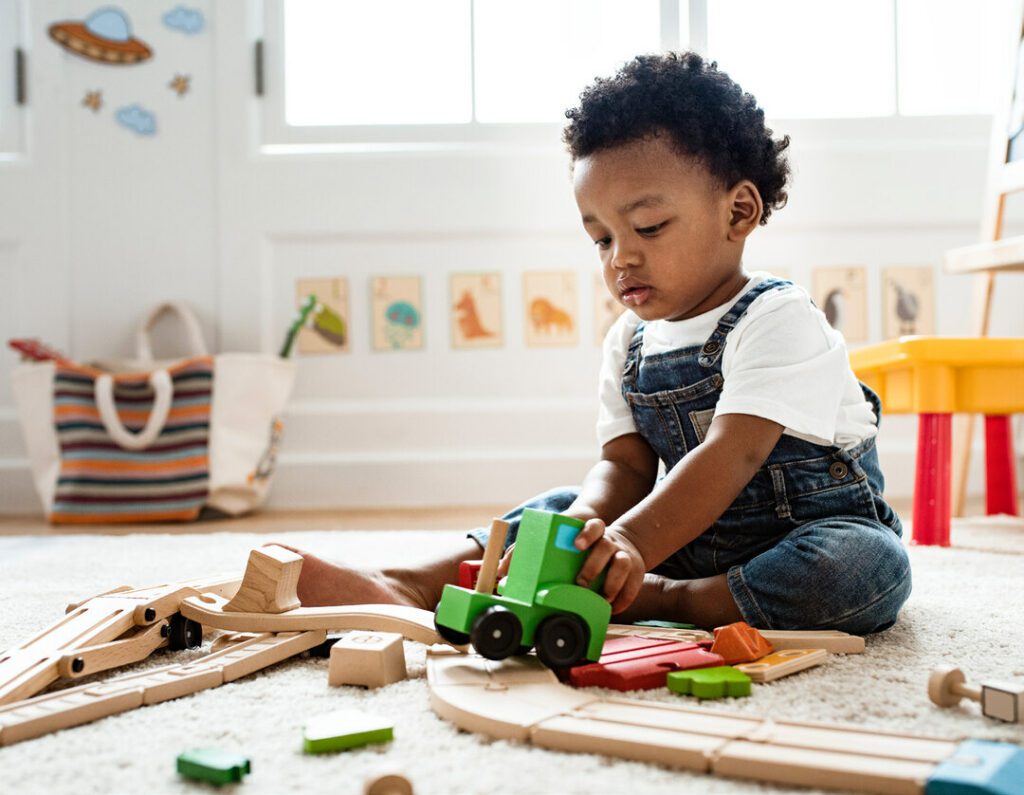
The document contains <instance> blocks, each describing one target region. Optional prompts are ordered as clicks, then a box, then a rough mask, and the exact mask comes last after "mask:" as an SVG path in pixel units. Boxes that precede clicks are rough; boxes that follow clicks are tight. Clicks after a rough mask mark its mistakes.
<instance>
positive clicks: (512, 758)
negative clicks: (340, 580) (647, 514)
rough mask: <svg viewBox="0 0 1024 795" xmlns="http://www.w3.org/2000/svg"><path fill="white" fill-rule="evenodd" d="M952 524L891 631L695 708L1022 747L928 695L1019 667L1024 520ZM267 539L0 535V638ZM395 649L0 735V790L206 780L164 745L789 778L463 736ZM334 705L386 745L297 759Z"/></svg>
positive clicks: (660, 779)
mask: <svg viewBox="0 0 1024 795" xmlns="http://www.w3.org/2000/svg"><path fill="white" fill-rule="evenodd" d="M451 535H452V533H446V532H439V531H419V532H413V531H395V532H382V531H372V532H360V531H344V532H332V533H327V532H306V533H289V534H287V535H286V536H280V537H278V540H281V541H283V542H284V543H288V544H292V545H295V546H299V547H304V548H307V549H310V550H313V551H317V552H319V553H321V554H323V555H325V556H327V557H335V558H338V559H345V560H347V561H349V562H352V563H357V564H358V563H367V564H379V563H383V562H392V563H395V562H399V561H403V560H414V559H416V558H417V557H418V556H420V555H426V554H429V551H430V549H431V548H432V547H434V546H435V545H437V544H438V543H443V542H444V541H445V540H446V539H447V538H450V537H451ZM953 538H954V542H955V543H956V545H957V546H956V547H954V548H950V549H937V548H927V547H925V548H920V547H913V548H911V550H910V554H911V559H912V563H913V571H914V592H913V595H912V596H911V599H910V602H909V603H908V604H907V606H906V607H905V608H904V611H903V613H902V614H901V618H900V620H899V622H898V623H897V625H896V626H895V627H894V628H892V629H891V630H889V631H888V632H885V633H883V634H881V635H878V636H875V637H872V638H869V639H868V644H867V651H866V653H864V654H862V655H851V656H846V657H844V656H836V655H833V656H831V657H830V658H829V660H828V661H827V662H826V663H825V664H824V665H822V666H820V667H818V668H815V669H812V670H810V671H807V672H804V673H801V674H797V675H795V676H792V677H789V678H785V679H782V680H779V681H777V682H775V683H772V684H767V685H755V686H754V694H753V696H752V697H750V698H745V699H735V700H729V701H726V702H710V703H708V704H706V706H708V707H709V708H710V709H724V710H737V711H741V712H746V713H751V714H756V715H760V716H764V717H772V718H775V719H777V720H808V721H825V722H834V723H846V724H851V725H856V726H863V727H867V728H873V729H879V730H886V731H906V732H913V733H919V734H927V735H931V736H936V737H941V738H960V737H974V738H980V739H992V740H1004V741H1010V742H1015V743H1018V744H1024V727H1021V726H1019V725H1016V726H1014V725H1007V724H1003V723H1000V722H998V721H994V720H989V719H987V718H984V717H982V716H981V715H980V713H979V709H978V705H977V704H975V703H973V702H964V703H963V704H962V705H961V706H960V707H957V708H953V709H948V710H941V709H939V708H937V707H935V706H933V705H932V704H931V703H930V702H929V701H928V698H927V694H926V690H925V688H926V683H927V680H928V674H929V672H930V670H931V668H932V667H934V666H937V665H941V664H951V665H957V666H959V667H961V668H962V669H963V670H964V672H965V673H966V674H967V678H968V681H969V682H973V683H977V682H979V681H981V680H984V679H1017V680H1018V681H1019V680H1020V679H1021V678H1024V625H1022V622H1021V615H1022V614H1024V524H1022V523H1021V522H1018V521H1015V520H1009V519H995V520H990V521H984V522H983V521H977V520H975V521H968V522H961V523H958V524H956V525H955V526H954V531H953ZM272 539H273V537H270V536H262V535H241V534H234V533H217V534H213V535H202V536H199V535H157V534H146V535H130V536H122V537H108V536H104V537H99V536H47V537H26V536H20V537H10V538H0V615H2V617H3V621H2V623H0V649H4V648H7V647H9V646H13V645H16V644H17V643H19V642H20V641H22V640H24V639H25V638H27V637H28V636H30V635H31V634H32V633H34V632H36V631H38V630H39V629H41V628H42V627H43V626H44V625H45V624H47V623H49V622H50V621H53V620H54V619H56V618H58V617H59V616H60V615H61V614H62V613H63V607H64V605H65V604H66V603H67V602H69V601H75V600H78V599H81V598H83V597H87V596H90V595H92V594H95V593H98V592H101V591H105V590H108V589H110V588H113V587H114V586H117V585H122V584H125V585H132V586H136V587H141V586H145V585H155V584H158V583H162V582H168V581H176V580H186V579H190V578H193V577H198V576H203V575H207V574H215V573H222V572H235V571H237V572H241V571H242V569H243V568H244V565H245V560H246V557H247V554H248V550H249V549H251V548H252V547H254V546H258V545H260V544H263V543H266V542H267V541H268V540H272ZM851 565H855V562H851ZM405 648H406V658H407V662H408V669H409V679H408V680H406V681H404V682H399V683H396V684H393V685H390V686H388V687H385V688H382V689H380V690H376V691H366V690H363V689H360V688H353V687H342V688H329V687H328V686H327V661H326V660H321V659H294V660H290V661H287V662H284V663H281V664H279V665H277V666H275V667H273V668H270V669H266V670H264V671H262V672H259V673H256V674H253V675H251V676H249V677H246V678H243V679H241V680H238V681H236V682H234V683H231V684H228V685H224V686H222V687H220V688H217V689H214V690H207V691H204V692H200V693H197V694H195V695H192V696H188V697H185V698H182V699H178V700H176V701H170V702H165V703H163V704H158V705H155V706H152V707H143V708H141V709H137V710H134V711H131V712H128V713H125V714H122V715H119V716H113V717H110V718H105V719H103V720H100V721H97V722H95V723H92V724H89V725H85V726H81V727H77V728H74V729H70V730H66V731H63V732H59V733H57V734H52V735H49V736H46V737H41V738H38V739H35V740H29V741H27V742H24V743H20V744H17V745H13V746H10V747H7V748H0V792H6V793H22V794H25V795H27V794H28V793H75V795H87V794H88V793H165V792H168V793H175V792H182V793H184V792H197V791H201V790H202V789H204V788H205V786H204V785H196V784H194V783H190V782H187V781H184V780H182V779H179V778H178V777H177V775H176V774H175V772H174V759H175V756H176V755H177V754H178V753H180V752H181V751H184V750H187V749H189V748H194V747H202V746H215V747H219V748H223V749H225V750H231V751H238V752H241V753H244V754H245V755H247V756H248V757H249V758H250V759H251V761H252V774H251V775H250V776H249V777H248V778H247V779H246V781H245V783H244V784H243V785H242V788H241V789H239V790H238V791H239V792H244V793H247V794H248V795H257V793H259V794H260V795H263V794H264V793H267V794H270V793H284V792H331V793H339V795H346V794H347V793H361V792H362V787H363V782H364V781H365V780H366V779H367V778H369V777H372V776H374V775H377V774H381V773H384V772H402V773H404V774H405V775H406V776H408V777H409V778H410V779H411V780H412V782H413V784H414V787H415V791H416V793H417V795H429V793H487V795H494V794H497V793H580V795H583V794H584V793H586V795H594V794H595V793H623V792H632V793H665V794H666V795H667V793H673V795H676V793H679V792H699V793H778V792H789V791H791V790H789V789H786V788H781V787H774V786H769V785H760V784H757V783H750V782H743V781H737V780H727V779H721V778H716V777H711V776H702V775H697V774H693V773H688V772H685V771H675V770H669V769H666V768H661V767H658V766H654V765H648V764H643V763H638V762H625V761H620V760H617V759H610V758H607V757H602V756H598V755H585V754H578V755H569V754H564V753H558V752H553V751H546V750H543V749H537V748H531V747H529V746H526V745H520V744H516V743H509V742H504V741H499V742H495V741H491V740H488V739H487V738H485V737H481V736H477V735H472V734H466V733H462V732H460V731H458V730H457V729H456V728H455V727H454V726H452V725H451V724H449V723H447V722H445V721H443V720H441V719H440V718H438V717H437V716H436V715H435V714H434V713H433V712H432V711H431V709H430V706H429V701H428V692H427V683H426V680H425V678H424V659H425V647H424V646H422V645H420V644H416V643H411V642H406V644H405ZM200 653H202V652H199V651H192V652H187V651H186V652H176V653H173V654H172V653H166V652H164V653H158V654H156V655H154V656H153V657H151V658H150V659H149V660H148V661H146V662H145V663H142V664H140V665H137V666H134V667H132V668H130V669H124V670H125V672H127V671H137V670H143V669H145V668H147V667H156V666H158V665H165V664H168V663H170V662H177V661H185V660H187V659H189V658H190V657H191V656H197V655H198V654H200ZM100 678H106V677H100ZM635 695H636V697H638V698H644V699H650V700H658V701H667V702H677V700H678V699H680V698H682V697H680V696H676V695H674V694H671V693H669V692H668V691H667V690H666V691H660V692H659V691H654V692H647V693H638V694H635ZM346 708H354V709H361V710H364V711H367V712H373V713H376V714H379V715H383V716H386V717H388V718H390V719H391V720H393V721H394V735H395V739H394V741H393V742H392V743H390V744H388V745H386V746H380V747H377V748H368V749H362V750H357V751H350V752H345V753H341V754H333V755H325V756H319V757H314V756H306V755H304V754H303V753H302V752H301V744H302V742H301V737H302V725H303V723H304V721H305V720H306V719H307V718H309V717H312V716H316V715H321V714H325V713H329V712H331V711H332V710H337V709H346ZM228 791H231V788H229V789H228ZM793 791H797V790H793ZM798 791H800V792H809V790H798Z"/></svg>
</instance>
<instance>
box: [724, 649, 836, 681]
mask: <svg viewBox="0 0 1024 795" xmlns="http://www.w3.org/2000/svg"><path fill="white" fill-rule="evenodd" d="M826 657H828V652H827V651H825V650H824V649H786V650H785V651H777V652H775V653H774V654H769V655H768V656H767V657H762V658H761V659H760V660H757V661H756V662H750V663H742V664H741V665H737V666H736V669H737V670H739V671H742V672H743V673H745V674H746V675H747V676H749V677H750V678H751V679H753V680H754V681H755V682H771V681H773V680H775V679H780V678H782V677H783V676H789V675H790V674H795V673H796V672H797V671H803V670H806V669H807V668H813V667H814V666H815V665H820V664H821V663H823V662H825V658H826Z"/></svg>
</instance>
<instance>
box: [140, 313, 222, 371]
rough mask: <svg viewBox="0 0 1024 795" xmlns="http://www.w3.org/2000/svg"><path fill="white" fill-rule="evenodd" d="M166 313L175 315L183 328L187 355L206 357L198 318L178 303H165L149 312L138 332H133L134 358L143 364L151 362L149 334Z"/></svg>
mask: <svg viewBox="0 0 1024 795" xmlns="http://www.w3.org/2000/svg"><path fill="white" fill-rule="evenodd" d="M168 312H169V313H171V314H173V315H175V316H176V317H177V318H178V321H179V322H180V323H181V325H182V327H183V328H184V330H185V336H186V337H187V340H186V341H187V344H188V349H189V354H190V355H191V356H206V355H207V349H206V342H205V341H204V340H203V329H202V326H200V325H199V318H198V317H196V314H195V312H193V311H192V310H191V309H189V308H188V307H187V306H185V305H184V304H182V303H179V302H178V301H165V302H164V303H162V304H157V305H156V306H155V307H153V309H152V310H150V313H149V314H148V315H147V316H146V319H145V320H143V321H142V324H141V325H140V326H139V329H138V331H137V332H135V358H136V359H140V360H141V361H144V362H151V361H153V346H152V344H151V343H150V339H149V334H150V332H151V331H152V330H153V326H155V325H156V322H157V321H158V320H159V319H160V318H161V317H163V316H164V315H165V314H167V313H168Z"/></svg>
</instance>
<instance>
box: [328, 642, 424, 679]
mask: <svg viewBox="0 0 1024 795" xmlns="http://www.w3.org/2000/svg"><path fill="white" fill-rule="evenodd" d="M407 676H408V673H407V672H406V669H405V647H404V645H403V644H402V636H401V635H399V634H398V633H396V632H362V631H359V630H356V631H354V632H350V633H348V634H347V635H345V636H343V637H341V638H339V639H338V641H337V642H336V643H335V644H334V645H333V646H332V647H331V661H330V668H329V671H328V679H327V683H328V684H329V685H330V686H331V687H338V686H339V685H362V686H363V687H369V688H375V687H383V686H384V685H389V684H391V683H392V682H400V681H402V680H403V679H405V678H406V677H407Z"/></svg>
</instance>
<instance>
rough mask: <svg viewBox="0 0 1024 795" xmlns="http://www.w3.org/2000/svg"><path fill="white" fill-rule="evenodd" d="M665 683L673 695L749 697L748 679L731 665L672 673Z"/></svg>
mask: <svg viewBox="0 0 1024 795" xmlns="http://www.w3.org/2000/svg"><path fill="white" fill-rule="evenodd" d="M666 683H667V684H668V689H669V690H671V691H672V692H673V693H683V694H685V695H691V696H696V697H697V698H722V697H723V696H729V697H731V698H737V697H739V696H749V695H750V677H749V676H747V675H746V674H745V673H743V671H737V670H736V669H735V668H733V667H732V666H731V665H720V666H717V667H715V668H695V669H693V670H690V671H673V672H672V673H670V674H669V675H668V677H667V682H666Z"/></svg>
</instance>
